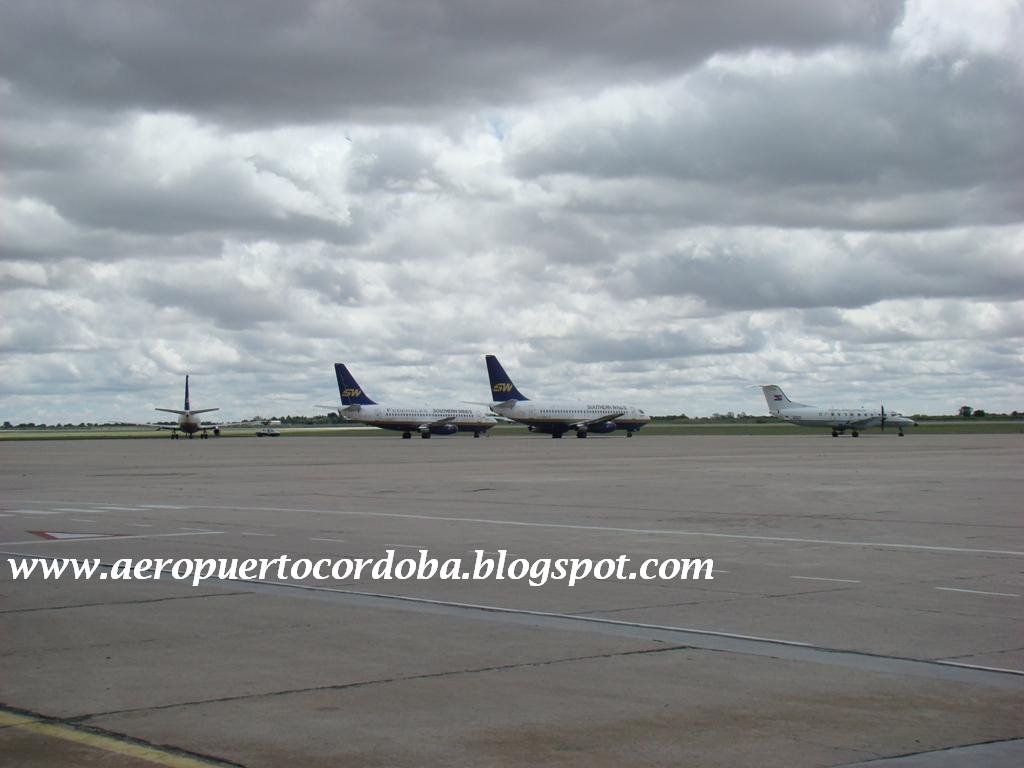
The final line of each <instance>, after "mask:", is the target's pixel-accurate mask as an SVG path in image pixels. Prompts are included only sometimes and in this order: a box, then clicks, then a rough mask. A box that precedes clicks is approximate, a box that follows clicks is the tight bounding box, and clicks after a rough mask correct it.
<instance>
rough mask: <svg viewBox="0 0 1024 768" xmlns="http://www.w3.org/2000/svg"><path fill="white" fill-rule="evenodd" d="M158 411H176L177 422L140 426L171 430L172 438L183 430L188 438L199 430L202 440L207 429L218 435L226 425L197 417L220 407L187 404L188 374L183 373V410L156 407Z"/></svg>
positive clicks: (176, 436) (176, 437)
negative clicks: (207, 421)
mask: <svg viewBox="0 0 1024 768" xmlns="http://www.w3.org/2000/svg"><path fill="white" fill-rule="evenodd" d="M156 410H158V411H163V412H164V413H176V414H178V423H177V424H175V425H173V426H170V425H167V424H139V425H138V426H140V427H153V428H155V429H169V430H171V437H172V438H173V439H174V440H177V439H178V432H184V433H185V434H186V435H188V438H189V440H191V439H192V438H193V437H195V434H196V433H197V432H199V433H200V434H199V436H200V437H201V438H203V439H204V440H205V439H206V438H207V437H209V435H208V434H207V431H208V430H209V431H211V432H213V434H214V435H220V430H221V427H223V426H227V425H224V424H210V423H205V424H204V423H203V422H202V420H201V419H200V418H199V414H200V413H211V412H212V411H219V410H220V408H192V406H191V405H190V404H189V397H188V374H185V408H184V409H183V410H180V411H178V410H175V409H173V408H157V409H156Z"/></svg>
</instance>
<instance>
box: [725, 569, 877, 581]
mask: <svg viewBox="0 0 1024 768" xmlns="http://www.w3.org/2000/svg"><path fill="white" fill-rule="evenodd" d="M719 573H725V571H719ZM789 578H791V579H804V580H805V581H841V582H843V583H844V584H860V579H826V578H825V577H824V576H790V577H789Z"/></svg>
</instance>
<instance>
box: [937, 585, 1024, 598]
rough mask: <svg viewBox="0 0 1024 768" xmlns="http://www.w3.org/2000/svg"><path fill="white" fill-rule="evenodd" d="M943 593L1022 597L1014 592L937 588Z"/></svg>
mask: <svg viewBox="0 0 1024 768" xmlns="http://www.w3.org/2000/svg"><path fill="white" fill-rule="evenodd" d="M936 589H938V590H941V591H942V592H967V593H968V594H971V595H995V596H996V597H1020V595H1017V594H1014V593H1013V592H982V591H981V590H980V589H957V588H956V587H936Z"/></svg>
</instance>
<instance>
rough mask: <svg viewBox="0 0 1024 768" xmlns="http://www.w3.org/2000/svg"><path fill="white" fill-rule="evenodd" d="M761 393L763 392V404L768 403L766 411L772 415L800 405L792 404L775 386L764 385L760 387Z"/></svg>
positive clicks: (780, 389) (778, 387) (780, 388)
mask: <svg viewBox="0 0 1024 768" xmlns="http://www.w3.org/2000/svg"><path fill="white" fill-rule="evenodd" d="M761 391H762V392H764V399H765V402H767V403H768V410H769V411H771V412H772V413H777V412H779V411H784V410H786V409H787V408H790V407H792V406H796V405H800V403H794V402H793V401H792V400H790V399H789V398H788V397H786V393H785V392H783V391H782V387H780V386H778V385H777V384H765V385H764V386H762V387H761Z"/></svg>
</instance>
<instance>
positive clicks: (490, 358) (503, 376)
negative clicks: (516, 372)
mask: <svg viewBox="0 0 1024 768" xmlns="http://www.w3.org/2000/svg"><path fill="white" fill-rule="evenodd" d="M484 359H485V360H487V375H488V376H489V377H490V379H491V397H492V398H494V400H495V401H497V402H504V401H505V400H529V398H528V397H526V396H525V395H524V394H523V393H522V392H520V391H519V390H518V389H516V385H515V384H513V383H512V379H510V378H509V376H508V374H507V373H505V369H504V368H502V367H501V363H499V362H498V358H496V357H495V356H494V355H487V356H486V357H485V358H484Z"/></svg>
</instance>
